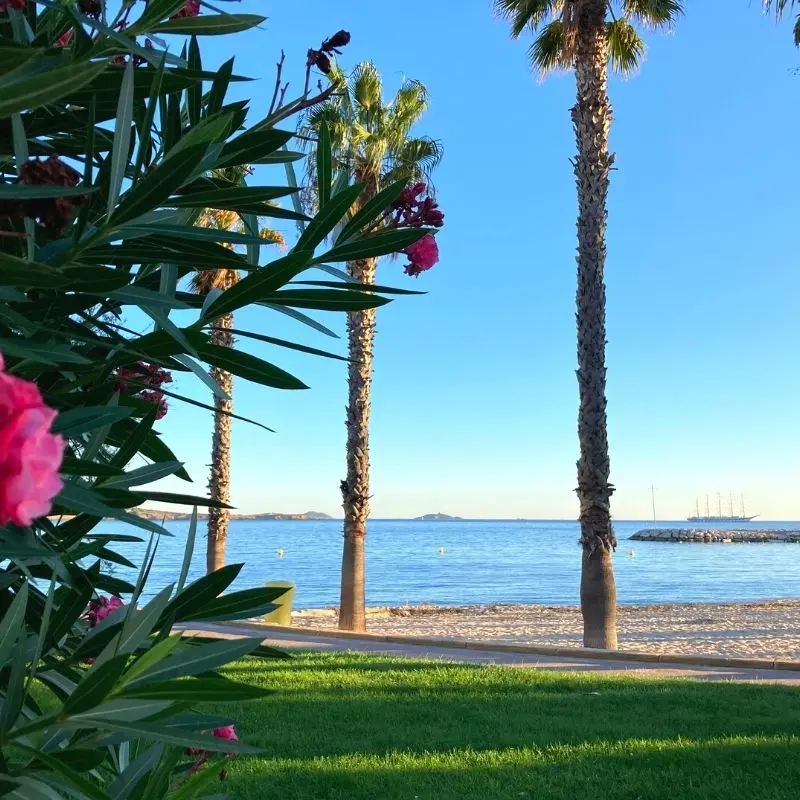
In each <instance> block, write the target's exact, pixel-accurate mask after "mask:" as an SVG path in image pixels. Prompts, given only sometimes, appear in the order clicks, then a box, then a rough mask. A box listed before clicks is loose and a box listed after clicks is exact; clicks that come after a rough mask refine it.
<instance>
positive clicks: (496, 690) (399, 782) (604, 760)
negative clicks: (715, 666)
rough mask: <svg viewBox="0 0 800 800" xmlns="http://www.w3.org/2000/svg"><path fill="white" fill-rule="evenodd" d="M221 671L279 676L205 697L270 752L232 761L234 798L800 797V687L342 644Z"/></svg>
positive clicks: (252, 677)
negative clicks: (236, 698)
mask: <svg viewBox="0 0 800 800" xmlns="http://www.w3.org/2000/svg"><path fill="white" fill-rule="evenodd" d="M228 674H229V675H231V676H232V677H235V678H237V679H239V680H244V681H248V682H252V683H255V684H258V685H263V686H269V687H273V688H274V689H276V690H277V691H276V693H275V694H274V695H272V696H271V697H269V698H267V699H266V700H259V701H254V702H251V703H249V704H247V705H242V704H236V705H219V706H216V707H215V708H214V709H213V710H214V711H218V712H221V713H224V714H229V715H230V716H232V717H235V718H236V719H237V720H238V728H239V731H240V733H241V734H242V735H243V737H244V738H245V739H246V740H247V741H248V742H251V743H253V744H257V745H259V746H261V747H263V748H264V750H265V755H264V756H260V757H252V758H248V759H240V760H237V761H236V762H234V763H232V764H231V768H230V778H229V780H228V782H227V785H226V787H225V791H226V792H227V793H228V794H229V796H230V797H231V798H239V799H241V798H252V800H256V799H258V800H262V799H263V798H281V800H306V799H307V800H312V798H313V800H334V799H336V800H339V798H341V800H345V798H347V800H361V799H362V798H363V799H364V800H367V799H369V800H384V799H387V800H389V799H391V800H395V799H396V800H400V799H401V798H402V800H414V798H418V799H419V800H455V798H459V800H461V799H462V798H481V799H482V800H494V798H513V799H514V800H518V798H531V800H533V798H536V799H537V800H538V798H548V800H551V799H552V800H556V799H560V798H563V799H564V800H580V798H592V800H602V799H603V798H609V800H610V799H611V798H614V800H618V799H619V800H623V799H625V798H630V800H634V798H636V799H637V800H639V799H640V798H641V799H642V800H644V799H645V798H668V799H669V800H683V799H684V798H686V799H687V800H688V799H689V798H691V800H698V799H700V798H719V800H736V798H742V800H759V799H760V798H764V800H780V798H787V800H788V798H792V800H795V799H796V798H797V797H798V796H800V692H798V690H796V689H792V688H788V687H786V688H785V687H773V686H752V685H741V684H738V685H737V684H720V683H699V682H697V683H692V682H688V681H661V682H657V681H650V680H643V679H641V678H629V679H625V678H615V677H595V676H576V675H559V674H557V673H546V672H536V671H533V670H522V669H509V668H502V667H478V666H465V665H442V664H440V663H437V662H430V661H408V660H404V659H397V658H384V657H380V656H373V655H347V654H335V655H327V654H315V655H306V654H302V655H299V656H298V657H297V658H296V659H295V660H294V661H292V662H255V661H247V662H241V663H239V664H237V665H235V666H234V667H232V668H231V669H230V670H229V671H228Z"/></svg>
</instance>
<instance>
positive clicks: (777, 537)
mask: <svg viewBox="0 0 800 800" xmlns="http://www.w3.org/2000/svg"><path fill="white" fill-rule="evenodd" d="M631 539H633V540H635V541H637V542H701V543H709V544H713V543H725V544H730V543H736V542H794V543H800V531H798V530H769V531H768V530H755V531H741V530H730V531H721V530H697V529H696V528H647V529H646V530H642V531H637V532H636V533H634V534H633V536H631Z"/></svg>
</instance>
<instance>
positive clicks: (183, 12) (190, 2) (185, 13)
mask: <svg viewBox="0 0 800 800" xmlns="http://www.w3.org/2000/svg"><path fill="white" fill-rule="evenodd" d="M199 14H200V0H186V2H185V3H184V4H183V8H180V9H178V11H176V12H175V13H174V14H173V15H172V19H181V18H182V17H196V16H198V15H199Z"/></svg>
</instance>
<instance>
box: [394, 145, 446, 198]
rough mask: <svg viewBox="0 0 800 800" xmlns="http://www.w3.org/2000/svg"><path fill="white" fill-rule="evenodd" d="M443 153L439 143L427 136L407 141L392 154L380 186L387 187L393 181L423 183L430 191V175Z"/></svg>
mask: <svg viewBox="0 0 800 800" xmlns="http://www.w3.org/2000/svg"><path fill="white" fill-rule="evenodd" d="M443 155H444V151H443V149H442V144H441V142H439V141H437V140H436V139H431V138H429V137H427V136H420V137H417V138H415V139H408V140H406V141H405V142H404V144H403V146H402V147H401V148H399V149H398V150H397V151H396V152H395V153H394V154H393V156H394V157H393V158H392V159H391V162H390V163H389V164H388V169H387V170H386V172H385V173H384V174H383V176H382V177H381V184H382V185H384V186H388V185H389V184H390V183H394V182H395V181H399V180H405V181H409V182H415V181H420V180H421V181H425V183H426V184H428V187H429V190H430V189H432V186H431V183H432V180H431V175H432V174H433V171H434V170H435V169H436V167H438V166H439V164H440V163H441V160H442V156H443Z"/></svg>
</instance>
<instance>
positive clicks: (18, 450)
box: [0, 0, 428, 800]
mask: <svg viewBox="0 0 800 800" xmlns="http://www.w3.org/2000/svg"><path fill="white" fill-rule="evenodd" d="M264 22H265V21H264V19H263V18H261V17H259V16H255V15H248V14H222V13H218V12H216V11H213V10H211V9H210V8H207V7H206V6H205V4H201V3H199V2H196V0H150V2H148V3H143V2H136V0H126V1H125V2H122V3H121V4H112V3H106V2H103V0H79V1H78V2H68V1H66V0H37V2H34V0H0V355H1V356H2V361H1V362H0V547H1V548H2V558H3V561H2V562H0V671H1V675H0V697H1V699H2V706H1V707H0V790H2V794H4V795H7V796H10V797H15V798H28V799H29V800H33V799H34V798H37V799H38V798H58V797H77V798H119V799H120V800H122V799H124V798H143V797H147V798H148V800H149V799H150V798H163V797H170V798H188V797H195V796H201V795H208V796H211V795H214V796H217V795H218V789H219V784H218V783H216V781H217V780H218V778H219V777H220V774H221V773H223V772H224V765H225V763H226V761H225V759H226V758H227V757H228V756H231V755H237V754H240V753H246V752H249V751H251V750H252V748H249V747H248V746H247V745H246V744H245V743H242V742H239V741H238V738H237V735H236V731H235V728H234V727H233V726H234V725H235V720H233V719H229V718H218V717H213V716H208V715H206V714H203V713H202V712H198V711H196V710H194V709H195V706H197V704H199V703H202V702H203V701H205V700H207V699H210V698H213V699H214V700H246V699H252V698H254V697H259V696H260V695H261V694H262V690H261V689H257V688H253V687H250V686H248V685H245V684H241V683H237V682H235V681H232V680H230V679H227V678H224V677H222V676H221V675H220V674H219V673H218V672H217V670H218V668H220V667H222V666H223V665H224V664H226V663H228V662H230V661H232V660H235V659H237V658H240V657H242V656H244V655H247V654H253V655H260V656H263V657H281V654H280V653H277V652H275V651H271V650H268V649H265V648H262V647H260V645H259V642H258V641H257V640H254V639H241V640H234V641H226V640H216V641H215V640H213V639H209V638H203V637H188V636H186V635H183V636H182V635H181V632H180V630H179V629H178V630H176V626H181V625H186V624H187V623H192V624H194V623H197V622H207V621H214V620H234V619H239V618H245V617H250V616H254V615H257V614H262V613H264V612H266V611H268V610H269V609H271V608H273V607H274V606H273V605H272V601H273V600H274V599H275V597H276V591H279V590H275V589H268V588H267V589H248V590H244V591H228V589H229V588H230V586H231V584H232V583H233V581H234V579H235V578H236V575H237V574H238V572H239V569H240V568H241V565H228V566H226V567H224V568H222V569H220V570H217V571H216V572H212V573H210V574H208V575H206V576H205V577H203V578H201V579H199V580H197V581H195V582H194V583H191V584H187V574H188V569H189V563H190V560H191V555H192V548H193V544H194V538H195V534H196V528H197V515H196V510H195V515H194V518H193V520H192V522H191V524H190V526H189V534H188V537H187V546H186V554H185V558H184V562H183V566H182V569H181V571H180V574H179V575H178V576H177V578H176V581H175V582H174V583H173V584H170V585H168V586H165V587H163V588H161V587H159V589H158V590H157V591H156V590H154V589H153V587H151V586H149V585H148V575H149V573H150V570H151V567H152V564H153V561H154V559H155V558H157V557H158V556H157V550H158V547H157V544H158V539H159V537H161V536H164V535H168V533H167V532H166V531H165V530H164V529H163V528H162V527H161V526H160V525H158V524H156V523H155V522H153V521H151V520H148V519H144V518H142V517H140V516H137V515H136V513H135V512H134V509H135V508H136V507H137V506H139V505H141V504H142V503H144V502H146V501H158V502H161V503H175V504H181V505H186V504H188V505H191V506H194V507H195V509H196V508H197V506H209V505H213V504H212V502H211V501H210V500H208V499H206V498H203V497H196V496H193V495H191V494H181V493H165V492H160V491H154V490H152V488H151V484H152V483H153V482H155V481H157V480H159V479H161V478H164V477H166V476H170V475H174V476H178V477H179V478H183V479H185V480H188V479H189V475H188V474H187V472H186V470H185V468H184V466H183V463H182V461H181V459H180V454H176V453H173V451H172V449H171V448H170V444H169V435H168V430H167V425H166V423H167V422H168V421H169V419H170V418H173V419H174V416H173V415H176V414H179V413H180V407H181V404H182V403H184V402H187V403H192V404H194V405H198V404H199V405H203V406H205V407H206V408H208V409H209V411H212V410H213V406H212V405H210V404H209V405H205V404H203V403H200V402H199V401H197V400H196V399H193V398H189V397H185V396H183V395H181V394H180V393H179V392H177V391H174V390H172V389H171V388H170V386H171V377H172V375H173V374H175V373H191V374H193V375H195V376H197V379H198V380H201V381H203V382H204V383H205V384H207V385H208V387H209V389H210V391H216V392H219V388H218V387H216V385H215V384H214V381H213V380H212V379H211V378H210V377H209V374H208V369H209V368H212V367H215V368H218V369H224V370H226V371H228V372H230V373H231V374H233V375H235V376H236V377H237V378H240V379H244V380H248V381H251V382H253V383H256V384H260V385H261V386H263V387H265V391H267V390H268V389H283V390H289V389H303V388H305V385H304V384H303V383H302V382H301V381H300V380H299V379H298V378H296V377H294V376H293V375H291V374H289V373H287V372H285V371H283V370H282V369H280V368H279V367H277V366H275V365H273V364H271V363H269V362H267V361H265V360H263V359H261V358H257V357H255V356H253V355H250V354H248V353H246V352H242V351H239V350H234V349H230V348H224V347H220V346H218V345H215V344H213V343H211V342H210V341H209V339H210V336H209V331H210V326H211V325H212V323H213V322H214V320H216V319H218V318H219V317H220V316H222V315H224V314H229V313H231V312H233V311H236V310H238V309H240V308H243V307H245V306H251V305H258V306H262V307H263V309H264V313H263V315H261V317H260V319H261V320H263V325H264V327H265V328H266V329H268V327H269V321H270V319H275V316H274V314H275V313H276V312H277V313H282V314H288V315H290V316H292V317H294V318H296V319H297V320H298V321H299V322H300V323H306V324H308V325H312V326H313V327H316V328H318V329H319V328H321V327H322V326H320V324H319V323H317V322H316V321H315V320H314V319H313V318H312V317H309V316H308V315H307V312H308V311H309V310H310V311H314V310H335V311H353V310H361V309H366V308H373V307H376V306H379V305H382V304H384V303H386V302H388V298H387V296H386V295H387V294H389V293H391V291H392V290H389V289H384V288H382V287H374V286H370V287H365V286H362V285H360V284H357V283H353V282H352V281H346V280H344V279H343V275H342V273H341V272H340V270H339V269H338V268H337V267H336V266H335V265H336V264H337V263H339V262H346V261H348V260H351V259H354V258H364V257H371V256H379V255H383V254H386V253H390V252H396V251H399V250H402V249H403V248H406V247H408V246H409V245H411V244H413V243H414V242H415V241H417V240H418V239H419V238H420V237H422V236H424V235H425V234H426V233H427V232H428V231H427V230H426V229H422V228H403V227H400V228H397V229H392V230H385V229H384V228H383V227H381V226H380V225H377V226H376V224H375V221H376V220H379V219H380V218H381V217H382V216H383V215H384V212H385V211H386V209H387V208H388V207H389V206H390V205H391V203H392V202H394V200H395V199H396V198H397V197H398V196H399V193H400V191H401V190H402V188H403V187H402V186H394V187H390V190H387V191H384V192H382V193H381V194H380V195H378V197H376V198H375V199H374V200H373V201H371V202H370V203H367V204H366V205H364V206H363V207H362V208H356V207H354V201H355V200H356V198H357V197H358V196H359V195H360V193H361V191H362V188H363V187H361V186H360V185H358V184H356V183H353V182H352V180H351V179H349V178H348V177H347V176H346V175H345V176H344V178H343V177H342V175H341V174H339V173H337V180H336V182H335V184H333V182H332V180H331V171H332V170H331V154H330V137H329V136H328V133H327V131H326V130H325V129H324V128H323V129H322V130H321V131H320V132H319V139H320V141H319V143H318V146H317V147H316V149H315V153H316V155H315V158H316V163H315V174H316V176H317V183H318V186H319V203H318V207H317V209H316V214H315V216H313V217H308V216H305V215H304V214H303V213H302V211H301V208H300V204H299V203H294V199H295V197H296V193H297V192H298V186H297V184H296V183H295V182H294V180H293V178H292V177H291V176H292V175H293V167H292V163H293V162H295V161H298V160H300V159H302V158H303V155H302V154H301V153H300V152H298V148H297V147H296V146H293V145H294V138H295V134H294V130H293V124H294V123H293V122H292V120H293V117H294V115H295V114H297V113H299V112H302V111H305V110H306V109H308V108H309V107H312V106H314V105H315V104H317V103H321V102H324V101H325V100H327V99H329V98H330V97H331V96H332V95H333V94H334V93H335V92H336V90H337V86H336V84H335V83H330V82H328V81H327V79H325V78H324V76H318V75H316V71H317V70H319V69H322V72H325V69H323V67H325V66H326V65H325V63H324V62H323V63H322V64H321V65H320V59H319V58H318V57H317V56H314V57H313V58H312V57H311V55H309V58H308V62H309V63H308V64H301V65H300V68H301V69H303V68H304V69H305V70H306V72H305V78H306V80H305V85H304V87H303V90H302V92H300V93H298V96H297V97H295V98H294V99H290V100H287V99H286V96H287V90H286V84H285V82H284V80H283V77H282V75H281V74H280V70H279V74H278V75H277V80H276V83H275V87H276V90H275V94H274V97H273V99H272V103H271V107H270V109H269V111H268V113H267V115H266V116H265V117H264V118H261V119H257V120H256V121H254V122H253V121H251V117H252V114H251V112H250V108H249V103H248V102H247V101H243V100H235V101H232V100H229V99H228V90H229V87H230V86H231V85H232V84H233V83H235V82H241V81H244V80H246V78H244V77H243V76H240V75H238V74H236V71H235V69H234V62H233V59H231V60H230V61H227V62H226V63H224V64H223V65H222V66H221V67H220V68H219V69H215V70H208V69H205V68H204V67H203V64H202V57H201V47H200V44H199V43H200V41H201V40H202V37H203V36H206V35H225V36H234V35H235V34H236V33H237V32H239V31H244V30H247V29H249V28H252V27H254V26H262V25H264ZM342 34H343V32H340V33H339V34H336V35H335V37H333V39H335V41H336V43H337V45H338V46H341V42H342V41H343V40H344V39H347V40H349V36H346V37H345V36H343V35H342ZM264 35H265V37H266V36H268V32H267V31H265V33H264ZM337 37H338V38H337ZM314 39H315V40H318V36H317V35H316V34H315V35H314ZM333 39H331V40H327V41H332V40H333ZM345 43H346V42H345ZM324 45H325V42H323V47H322V48H320V49H319V50H311V51H310V53H317V54H318V53H319V52H324V53H327V56H331V53H330V52H329V51H328V50H325V48H324ZM178 53H180V55H177V54H178ZM327 56H326V57H327ZM281 69H282V66H281ZM320 77H322V78H323V80H324V81H325V83H319V84H318V83H317V81H318V79H319V78H320ZM312 84H313V85H314V88H311V87H312ZM290 88H291V87H290ZM290 96H291V95H290ZM279 125H284V126H285V129H284V128H281V127H277V126H279ZM245 165H249V168H247V169H245V168H244V167H245ZM269 165H273V166H274V165H277V166H278V168H279V169H280V168H281V165H283V166H284V167H285V168H286V175H287V178H286V179H285V180H284V178H283V175H284V173H283V172H282V171H281V172H280V173H279V174H280V175H281V179H280V180H279V181H278V182H279V184H280V185H261V183H260V182H259V181H258V180H257V179H256V176H258V177H259V178H260V176H261V175H262V173H263V174H266V175H271V174H273V171H270V170H269V169H267V168H266V167H267V166H269ZM237 168H239V169H237ZM281 199H285V200H286V201H290V202H289V205H290V206H291V207H289V208H286V207H282V206H281V205H280V201H281ZM209 209H211V210H223V211H230V212H234V213H235V214H236V215H238V217H239V218H240V219H241V221H242V225H241V226H237V227H238V228H239V229H238V230H229V231H223V230H213V229H209V228H208V227H205V226H203V225H202V224H196V223H198V221H199V219H200V217H201V215H202V214H203V213H205V212H207V211H208V210H209ZM276 218H277V219H281V220H287V219H288V220H293V221H295V222H296V223H297V227H298V236H297V240H296V242H295V243H294V245H293V246H292V247H291V249H289V250H288V252H286V254H284V255H282V256H281V257H279V258H277V259H275V260H273V261H271V262H269V263H266V264H262V253H267V252H269V251H268V250H265V251H262V247H263V246H264V245H268V244H269V240H265V239H264V238H262V237H261V236H259V225H260V222H261V221H262V220H263V219H266V220H267V221H269V220H270V219H272V220H274V219H276ZM231 245H233V247H232V246H231ZM220 268H227V269H231V270H237V271H239V272H240V273H241V274H243V275H244V277H243V279H242V280H240V281H239V282H238V283H236V284H235V285H233V286H232V287H231V288H229V289H227V290H225V291H212V292H209V293H208V294H207V295H205V296H198V295H197V294H195V293H192V292H191V291H189V287H188V282H189V281H190V279H191V277H192V275H193V274H195V273H196V272H197V271H201V270H208V269H215V270H216V269H220ZM312 269H321V270H324V271H325V272H326V273H328V274H325V275H323V276H322V277H323V278H324V279H323V280H315V279H313V276H314V275H315V274H316V273H313V272H311V273H309V272H308V271H309V270H312ZM309 275H310V276H312V277H309ZM345 277H346V276H345ZM177 309H183V310H188V311H189V312H191V316H192V320H193V321H191V323H190V324H181V325H179V324H178V323H177V322H175V321H174V320H173V319H172V318H171V314H172V312H173V311H174V310H177ZM181 319H186V317H185V315H182V317H181ZM237 334H238V335H240V336H245V337H248V336H250V337H253V338H256V339H259V338H261V339H264V340H266V341H269V342H270V343H271V344H273V345H276V346H279V347H290V348H293V349H301V350H303V349H305V350H309V351H310V352H312V353H314V352H316V353H319V352H320V351H318V350H312V349H311V348H306V347H304V346H302V345H299V344H297V343H294V342H288V341H285V340H283V339H279V338H275V337H270V336H269V335H268V334H267V333H265V332H263V331H252V332H250V331H241V330H240V331H238V332H237ZM255 422H258V421H257V420H256V421H255ZM142 463H144V466H133V465H134V464H142ZM109 517H110V518H114V519H117V520H121V521H124V522H127V523H130V525H132V526H135V527H136V528H137V529H138V530H139V531H140V535H139V536H136V537H134V536H132V535H130V534H125V535H105V534H98V533H94V532H93V531H94V529H95V527H96V526H97V525H98V523H99V522H100V521H101V520H102V519H104V518H109ZM131 539H149V544H148V547H147V552H146V555H145V557H144V560H143V563H142V564H140V565H138V567H139V573H138V579H137V580H136V581H135V583H129V582H127V581H126V580H124V579H122V578H121V577H119V574H120V573H119V571H118V570H117V571H115V570H113V569H112V570H108V569H106V568H105V566H104V565H107V564H111V565H112V566H113V565H119V566H123V567H126V568H131V567H134V566H135V565H133V564H131V562H130V561H129V560H128V559H127V558H126V557H125V556H124V555H123V554H122V553H120V552H118V550H119V549H124V546H123V547H122V548H120V547H119V545H120V543H124V542H126V541H130V540H131ZM125 574H128V573H127V572H126V573H125ZM145 589H146V596H147V597H151V598H152V599H150V600H149V601H148V602H147V603H143V602H140V598H141V597H142V594H143V592H144V591H145Z"/></svg>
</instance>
